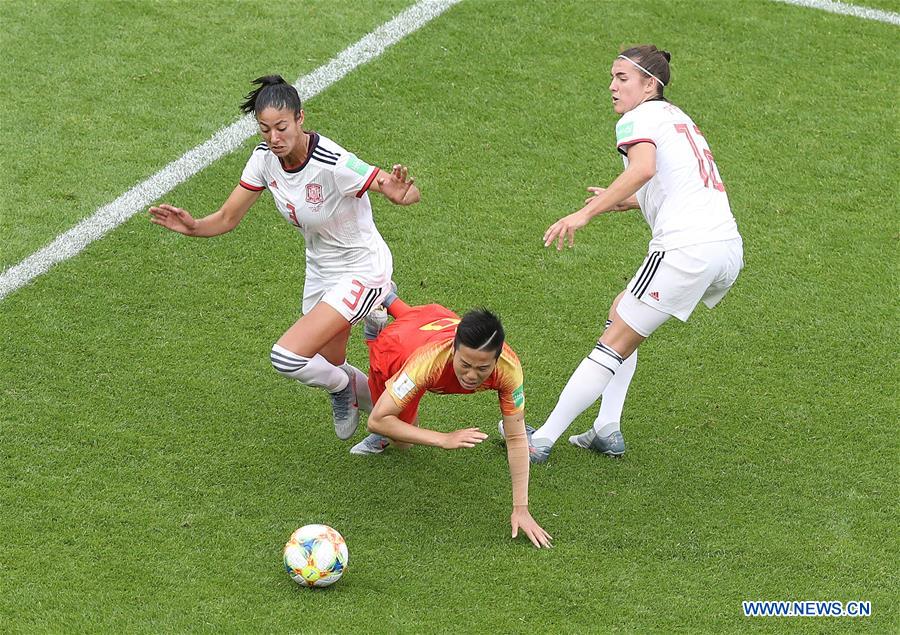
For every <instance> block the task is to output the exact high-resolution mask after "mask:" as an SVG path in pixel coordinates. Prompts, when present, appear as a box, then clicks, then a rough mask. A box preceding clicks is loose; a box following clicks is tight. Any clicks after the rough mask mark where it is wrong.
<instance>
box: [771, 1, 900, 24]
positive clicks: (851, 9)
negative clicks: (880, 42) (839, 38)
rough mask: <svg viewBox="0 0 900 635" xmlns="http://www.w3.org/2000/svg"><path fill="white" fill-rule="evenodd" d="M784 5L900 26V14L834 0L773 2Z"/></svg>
mask: <svg viewBox="0 0 900 635" xmlns="http://www.w3.org/2000/svg"><path fill="white" fill-rule="evenodd" d="M773 1H774V2H780V3H782V4H793V5H796V6H798V7H806V8H808V9H821V10H822V11H828V12H829V13H840V14H841V15H852V16H854V17H857V18H865V19H866V20H875V21H876V22H885V23H887V24H893V25H894V26H900V13H893V12H891V11H882V10H881V9H870V8H869V7H862V6H860V5H858V4H847V3H846V2H835V1H834V0H773Z"/></svg>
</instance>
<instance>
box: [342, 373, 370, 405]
mask: <svg viewBox="0 0 900 635" xmlns="http://www.w3.org/2000/svg"><path fill="white" fill-rule="evenodd" d="M341 368H343V369H344V370H345V371H347V372H348V373H351V374H352V375H353V381H354V382H356V403H357V404H358V405H359V409H360V410H362V411H363V412H368V413H371V412H372V407H373V404H372V393H371V392H370V391H369V378H368V377H366V374H365V373H364V372H362V371H361V370H360V369H358V368H357V367H356V366H354V365H353V364H351V363H350V362H344V363H343V364H341Z"/></svg>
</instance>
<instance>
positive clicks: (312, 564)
mask: <svg viewBox="0 0 900 635" xmlns="http://www.w3.org/2000/svg"><path fill="white" fill-rule="evenodd" d="M348 559H349V554H348V553H347V543H346V542H344V537H343V536H342V535H341V534H340V533H338V531H337V530H335V529H332V528H331V527H329V526H328V525H304V526H303V527H301V528H300V529H298V530H297V531H295V532H294V533H292V534H291V538H290V540H288V541H287V544H286V545H285V546H284V568H285V570H286V571H287V572H288V575H289V576H291V580H293V581H294V582H296V583H297V584H299V585H301V586H318V587H324V586H330V585H332V584H334V583H335V582H337V581H338V580H340V579H341V576H342V575H344V571H346V570H347V561H348Z"/></svg>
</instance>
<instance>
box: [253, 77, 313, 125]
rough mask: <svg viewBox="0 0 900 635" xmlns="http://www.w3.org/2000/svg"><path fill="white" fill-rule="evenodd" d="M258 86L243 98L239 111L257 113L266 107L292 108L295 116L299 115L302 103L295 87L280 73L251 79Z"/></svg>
mask: <svg viewBox="0 0 900 635" xmlns="http://www.w3.org/2000/svg"><path fill="white" fill-rule="evenodd" d="M253 83H254V84H257V86H258V88H255V89H253V90H252V91H250V92H249V93H247V96H246V97H245V98H244V100H245V101H244V103H242V104H241V111H242V112H245V113H251V112H252V113H254V114H259V113H260V112H262V111H263V110H265V109H266V108H277V109H278V110H284V109H287V110H292V111H293V112H294V116H295V117H299V116H300V111H301V110H302V109H303V104H302V103H301V102H300V93H298V92H297V89H296V88H294V87H293V86H291V85H290V84H288V83H287V82H286V81H284V77H282V76H281V75H266V76H264V77H257V78H256V79H254V80H253Z"/></svg>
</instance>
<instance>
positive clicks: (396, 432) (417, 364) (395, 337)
mask: <svg viewBox="0 0 900 635" xmlns="http://www.w3.org/2000/svg"><path fill="white" fill-rule="evenodd" d="M385 306H386V307H387V310H388V312H389V313H390V314H391V315H392V316H393V317H394V322H392V323H391V324H390V325H389V326H387V327H386V328H385V329H384V330H383V331H381V333H380V334H378V336H377V337H376V338H375V339H369V340H367V343H368V345H369V390H370V391H371V393H372V402H373V403H374V404H375V406H374V408H373V410H372V413H371V415H369V421H368V429H369V431H370V432H371V433H372V434H370V435H369V436H368V437H366V438H365V439H364V440H363V441H361V442H359V443H357V444H356V445H355V446H353V448H352V449H351V450H350V451H351V452H352V453H353V454H377V453H380V452H383V451H384V449H385V448H386V447H388V445H395V446H398V447H401V448H403V447H409V446H410V445H412V444H419V445H432V446H436V447H440V448H444V449H445V450H455V449H458V448H471V447H474V446H475V445H477V444H479V443H481V442H482V441H484V440H485V439H486V438H487V435H486V434H485V433H484V432H482V431H481V430H480V429H479V428H464V429H461V430H456V431H454V432H449V433H445V432H438V431H436V430H428V429H426V428H421V427H419V426H418V410H419V401H420V400H421V398H422V396H423V395H424V394H425V393H426V392H434V393H439V394H463V395H464V394H471V393H474V392H481V391H485V390H496V391H497V393H498V396H499V399H500V411H501V412H502V414H503V425H504V430H505V432H506V447H507V458H508V460H509V472H510V478H511V480H512V495H513V512H512V516H511V517H510V522H511V524H512V536H513V537H514V538H515V537H516V536H517V535H518V532H519V529H521V530H522V531H523V532H524V533H525V535H526V536H528V538H529V539H530V540H531V542H532V543H534V545H535V546H536V547H538V548H540V547H549V546H550V540H551V537H550V535H549V534H548V533H547V532H546V531H544V529H543V528H541V526H540V525H538V524H537V522H536V521H535V520H534V519H533V518H532V517H531V513H530V512H529V511H528V468H529V458H528V440H527V437H526V433H525V392H524V387H523V374H522V365H521V364H520V363H519V358H518V357H517V356H516V354H515V353H514V352H513V350H512V349H511V348H510V347H509V345H507V344H506V343H505V342H504V340H505V334H504V332H503V325H502V324H501V323H500V320H499V319H498V318H497V316H495V315H494V314H492V313H491V312H490V311H487V310H484V309H477V310H474V311H470V312H468V313H466V314H465V315H464V316H463V317H462V318H460V317H459V316H458V315H457V314H456V313H454V312H453V311H451V310H450V309H447V308H445V307H443V306H441V305H439V304H428V305H425V306H417V307H410V306H409V305H407V304H406V303H404V302H403V301H402V300H400V299H397V298H396V295H395V294H393V293H391V294H389V296H388V299H387V300H386V301H385Z"/></svg>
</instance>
